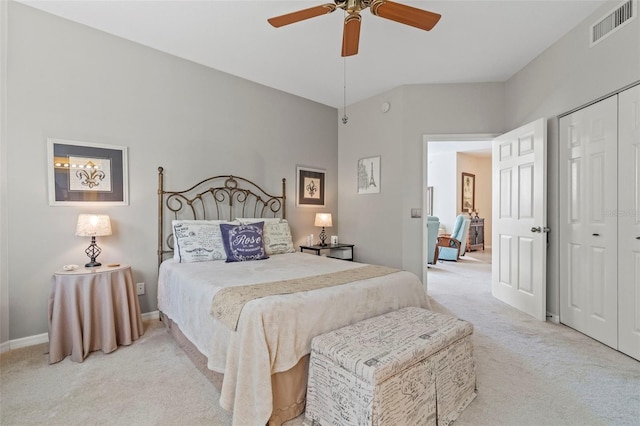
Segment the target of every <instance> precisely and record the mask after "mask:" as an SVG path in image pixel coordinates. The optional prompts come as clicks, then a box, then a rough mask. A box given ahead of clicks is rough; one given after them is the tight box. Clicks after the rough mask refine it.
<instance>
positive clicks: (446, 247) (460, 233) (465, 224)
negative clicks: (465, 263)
mask: <svg viewBox="0 0 640 426" xmlns="http://www.w3.org/2000/svg"><path fill="white" fill-rule="evenodd" d="M470 225H471V218H470V217H469V216H467V215H463V214H461V215H458V216H457V217H456V221H455V223H454V225H453V231H452V232H451V234H449V235H447V234H445V235H441V236H439V237H438V238H437V242H436V253H435V260H436V261H438V260H454V261H457V260H458V259H460V256H464V253H465V251H466V249H467V238H468V236H469V226H470Z"/></svg>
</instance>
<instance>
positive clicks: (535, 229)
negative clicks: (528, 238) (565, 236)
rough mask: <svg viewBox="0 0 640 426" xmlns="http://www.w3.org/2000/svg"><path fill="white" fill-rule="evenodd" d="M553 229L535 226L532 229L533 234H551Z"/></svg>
mask: <svg viewBox="0 0 640 426" xmlns="http://www.w3.org/2000/svg"><path fill="white" fill-rule="evenodd" d="M550 231H551V228H547V227H546V226H545V227H544V228H542V227H540V226H533V227H532V228H531V232H550Z"/></svg>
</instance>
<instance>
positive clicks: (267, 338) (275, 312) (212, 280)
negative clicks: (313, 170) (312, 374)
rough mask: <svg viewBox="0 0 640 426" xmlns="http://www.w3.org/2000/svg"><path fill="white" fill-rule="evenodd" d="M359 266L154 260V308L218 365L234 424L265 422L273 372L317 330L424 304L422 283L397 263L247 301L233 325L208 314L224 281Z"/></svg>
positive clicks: (294, 257)
mask: <svg viewBox="0 0 640 426" xmlns="http://www.w3.org/2000/svg"><path fill="white" fill-rule="evenodd" d="M358 266H362V264H359V263H354V262H346V261H342V260H335V259H329V258H326V257H322V256H315V255H311V254H304V253H299V252H297V253H289V254H280V255H275V256H272V257H271V258H269V259H265V260H259V261H251V262H237V263H225V262H224V261H222V260H221V261H210V262H197V263H177V262H176V261H175V260H173V259H170V260H167V261H165V262H163V263H162V265H161V266H160V274H159V278H158V308H159V309H160V310H161V311H162V312H164V313H165V314H166V315H168V316H169V318H171V319H172V320H173V321H175V322H176V323H177V324H178V326H179V327H180V329H181V330H182V332H183V333H184V335H185V336H186V337H187V338H188V339H189V340H190V341H191V342H192V343H194V344H195V345H196V347H197V348H198V349H199V350H200V352H202V353H203V354H204V355H205V356H206V357H207V359H208V366H209V368H210V369H211V370H214V371H217V372H220V373H224V381H223V384H222V392H221V396H220V405H221V406H222V407H223V408H225V409H227V410H233V423H234V425H249V424H251V425H259V424H266V423H267V421H268V420H269V417H270V415H271V410H272V404H273V403H272V399H271V374H273V373H276V372H281V371H286V370H288V369H290V368H291V367H293V366H294V365H295V364H296V363H297V362H298V361H299V360H300V358H302V357H303V356H304V355H306V354H308V353H309V352H310V350H311V339H312V338H313V337H315V336H317V335H319V334H322V333H326V332H328V331H331V330H335V329H337V328H340V327H343V326H345V325H349V324H353V323H355V322H358V321H360V320H363V319H366V318H370V317H373V316H376V315H381V314H384V313H387V312H390V311H393V310H397V309H400V308H403V307H407V306H420V307H423V308H429V302H428V299H427V297H426V294H425V292H424V289H423V286H422V283H421V282H420V280H419V279H418V277H416V276H415V275H414V274H412V273H409V272H405V271H400V272H397V273H393V274H390V275H385V276H383V277H378V278H371V279H367V280H362V281H358V282H354V283H350V284H345V285H339V286H335V287H329V288H323V289H318V290H313V291H308V292H300V293H294V294H289V295H278V296H268V297H264V298H261V299H256V300H253V301H250V302H248V303H247V304H246V305H245V307H244V309H243V310H242V315H241V316H240V321H239V323H238V330H237V331H236V332H233V331H231V330H230V329H229V328H227V327H226V326H224V325H223V324H221V323H220V322H219V321H217V320H216V319H215V318H213V317H212V316H211V315H210V314H209V311H210V308H211V301H212V300H213V296H214V295H215V294H216V292H217V291H218V290H219V289H220V288H222V287H228V286H240V285H247V284H257V283H267V282H272V281H279V280H284V279H290V278H296V277H304V276H312V275H318V274H323V273H329V272H336V271H341V270H345V269H350V268H354V267H358Z"/></svg>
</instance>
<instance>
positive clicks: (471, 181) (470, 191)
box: [462, 173, 476, 213]
mask: <svg viewBox="0 0 640 426" xmlns="http://www.w3.org/2000/svg"><path fill="white" fill-rule="evenodd" d="M475 209H476V175H472V174H471V173H462V211H463V212H468V213H471V212H472V211H475Z"/></svg>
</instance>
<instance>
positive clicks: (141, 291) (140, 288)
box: [136, 283, 144, 296]
mask: <svg viewBox="0 0 640 426" xmlns="http://www.w3.org/2000/svg"><path fill="white" fill-rule="evenodd" d="M136 288H137V289H138V296H140V295H143V294H144V283H137V284H136Z"/></svg>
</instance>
